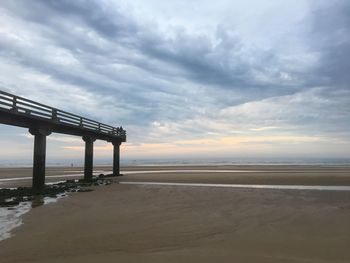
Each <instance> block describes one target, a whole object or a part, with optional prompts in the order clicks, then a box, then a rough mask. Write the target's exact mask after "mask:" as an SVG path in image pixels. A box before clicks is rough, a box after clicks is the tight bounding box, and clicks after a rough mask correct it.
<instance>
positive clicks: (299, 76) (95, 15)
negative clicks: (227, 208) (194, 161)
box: [0, 0, 350, 151]
mask: <svg viewBox="0 0 350 263" xmlns="http://www.w3.org/2000/svg"><path fill="white" fill-rule="evenodd" d="M308 3H309V4H308V5H307V4H306V1H287V0H286V1H284V3H283V4H281V2H280V1H270V2H269V3H268V4H266V3H264V4H261V2H260V1H254V0H249V1H247V3H239V2H231V1H226V0H221V1H217V3H215V7H214V6H213V3H212V2H210V1H203V2H202V5H201V6H198V5H197V4H193V3H189V2H188V1H186V2H185V1H180V2H179V1H170V2H169V3H168V2H167V4H166V5H164V4H162V3H158V2H157V3H156V2H153V4H152V8H151V7H150V5H149V3H148V4H146V3H145V2H144V1H142V2H140V1H139V2H137V1H136V2H134V3H133V2H128V1H118V2H116V1H107V0H104V1H93V0H86V1H82V0H77V1H68V0H66V1H65V0H64V1H59V2H57V1H50V0H45V1H44V0H42V1H35V2H29V1H24V0H22V1H21V0H20V1H9V0H8V1H6V0H5V1H2V2H1V4H0V23H1V25H2V26H1V28H0V71H1V72H2V74H1V75H0V87H1V89H5V90H7V91H10V92H13V93H16V94H18V95H23V96H26V97H29V98H31V99H34V100H38V101H40V102H43V103H47V104H50V105H52V106H55V107H58V108H62V109H65V110H67V111H72V112H74V113H77V114H82V115H84V116H87V117H90V118H93V119H97V120H99V121H103V122H106V123H108V124H111V125H115V126H119V125H123V127H125V128H126V129H127V131H128V140H129V141H131V142H133V143H134V145H141V144H142V143H146V144H147V143H148V144H150V143H153V144H155V145H158V146H159V144H162V143H164V144H167V143H169V142H174V141H178V140H179V139H180V138H181V140H197V139H198V140H211V139H214V140H220V138H224V137H225V138H226V137H230V136H238V135H240V136H242V135H244V136H254V135H255V134H256V133H259V134H263V135H274V136H296V137H300V136H315V137H320V136H321V137H326V138H338V139H339V140H341V141H349V140H350V135H349V133H348V132H347V131H348V130H349V128H350V127H349V123H350V122H349V120H350V113H349V105H350V104H349V100H350V94H349V92H348V90H349V89H348V87H349V86H348V83H349V80H350V79H349V74H347V69H348V68H349V65H348V64H349V61H350V58H349V54H350V52H349V50H348V47H349V46H350V45H349V37H348V36H349V35H350V34H349V33H350V32H348V31H349V19H348V16H347V13H348V12H347V10H348V9H349V4H348V3H347V1H341V0H334V1H320V2H317V3H315V2H311V1H310V2H308ZM252 5H254V7H255V8H254V9H252V8H251V6H252ZM184 6H185V7H186V8H187V9H186V10H187V11H183V9H184ZM213 8H214V9H215V10H216V12H212V10H213ZM188 10H192V11H191V12H190V11H188ZM237 10H238V11H237ZM194 11H195V12H194ZM52 138H53V139H51V141H52V143H53V142H54V141H55V142H56V143H57V145H61V143H63V144H64V143H66V144H65V145H63V146H67V147H71V146H72V147H78V146H77V145H70V144H69V143H70V142H69V141H67V140H66V139H61V138H60V137H52ZM223 143H224V142H223ZM68 144H69V145H68ZM61 146H62V145H61ZM135 147H136V146H135ZM194 151H195V150H194Z"/></svg>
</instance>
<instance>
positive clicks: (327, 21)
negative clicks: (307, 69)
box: [310, 0, 350, 89]
mask: <svg viewBox="0 0 350 263" xmlns="http://www.w3.org/2000/svg"><path fill="white" fill-rule="evenodd" d="M322 3H323V5H321V7H319V8H318V9H316V10H315V11H314V12H313V16H312V30H311V38H310V40H311V48H312V49H315V50H316V51H318V52H320V55H321V59H320V64H319V65H318V67H317V68H316V71H315V72H314V77H315V78H319V79H321V80H323V81H324V84H326V85H331V86H337V87H338V88H345V89H349V88H350V74H349V69H350V15H349V14H350V2H349V1H347V0H333V1H322Z"/></svg>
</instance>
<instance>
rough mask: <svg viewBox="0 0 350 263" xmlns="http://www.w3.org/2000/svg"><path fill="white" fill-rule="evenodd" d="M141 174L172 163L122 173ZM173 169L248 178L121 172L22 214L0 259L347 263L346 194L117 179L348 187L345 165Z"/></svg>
mask: <svg viewBox="0 0 350 263" xmlns="http://www.w3.org/2000/svg"><path fill="white" fill-rule="evenodd" d="M146 169H148V170H151V171H155V170H157V169H163V170H171V169H179V167H178V166H176V167H159V168H157V167H133V168H124V169H123V170H125V171H131V170H140V171H144V170H146ZM180 169H186V170H195V169H202V170H208V169H214V170H218V169H222V170H227V169H232V170H235V171H237V170H245V171H248V170H249V171H251V170H255V171H256V172H232V173H227V172H225V173H220V172H213V173H210V172H205V173H200V172H188V173H176V172H167V173H155V172H153V173H149V174H146V173H143V174H126V175H125V176H124V177H121V178H117V179H114V180H115V184H112V185H110V186H103V187H96V188H95V191H93V192H88V193H74V194H70V196H69V197H67V198H63V199H61V200H59V201H58V202H57V203H54V204H49V205H45V206H41V207H37V208H35V209H33V210H31V211H30V212H29V213H28V214H26V215H25V216H24V225H22V226H21V227H19V228H18V229H16V230H15V231H14V233H15V236H14V237H12V238H10V239H7V240H4V241H2V242H0V259H1V262H213V261H214V260H216V261H218V262H350V250H349V244H350V192H349V191H341V192H335V191H305V190H269V189H233V188H214V187H191V186H164V185H162V186H159V185H158V186H154V185H124V184H118V183H117V182H118V181H124V182H125V181H133V182H136V181H149V182H167V181H168V182H178V183H181V182H192V183H242V182H246V183H247V182H248V183H249V182H252V183H255V184H257V183H262V182H264V183H266V182H270V183H271V182H279V184H280V183H281V182H288V183H285V184H289V183H292V184H303V183H305V184H311V183H315V182H316V183H317V182H321V183H322V184H324V185H327V184H330V185H341V184H342V185H350V183H349V182H350V181H349V180H350V179H349V177H350V173H349V171H350V170H349V168H348V167H337V168H334V167H302V166H298V167H296V166H295V167H294V166H293V167H290V166H288V167H287V166H283V167H277V166H263V167H261V166H259V167H257V166H254V167H253V166H248V167H243V166H239V167H237V166H234V167H232V166H230V167H226V166H225V167H212V166H210V167H203V166H201V167H199V168H198V167H189V166H186V167H183V168H181V167H180ZM283 179H284V180H283ZM321 183H318V185H319V184H321Z"/></svg>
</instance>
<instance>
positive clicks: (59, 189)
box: [0, 174, 113, 207]
mask: <svg viewBox="0 0 350 263" xmlns="http://www.w3.org/2000/svg"><path fill="white" fill-rule="evenodd" d="M106 177H110V176H109V175H108V176H106V175H103V174H100V175H99V176H98V177H94V178H92V180H90V181H85V180H83V179H80V180H66V181H65V182H60V183H57V184H52V185H45V187H44V188H43V189H41V190H35V189H33V188H31V187H18V188H1V189H0V207H12V206H16V205H18V204H19V203H21V202H27V201H33V200H34V198H35V197H37V196H40V197H53V198H55V197H57V195H59V194H62V193H66V192H79V193H81V192H90V191H93V190H92V189H91V188H89V187H91V186H100V185H110V184H112V182H113V181H112V180H111V179H107V178H106Z"/></svg>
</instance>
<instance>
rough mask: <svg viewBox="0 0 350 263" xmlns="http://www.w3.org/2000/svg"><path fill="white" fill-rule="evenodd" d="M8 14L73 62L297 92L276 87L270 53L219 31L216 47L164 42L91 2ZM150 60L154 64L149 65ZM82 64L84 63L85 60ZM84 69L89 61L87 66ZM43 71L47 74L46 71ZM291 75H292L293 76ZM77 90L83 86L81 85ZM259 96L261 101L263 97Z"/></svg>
mask: <svg viewBox="0 0 350 263" xmlns="http://www.w3.org/2000/svg"><path fill="white" fill-rule="evenodd" d="M7 3H9V2H7ZM25 6H27V7H26V8H25ZM9 8H11V9H12V10H14V12H17V14H18V13H19V14H21V15H22V16H23V17H24V18H25V19H30V20H32V21H34V22H36V23H39V24H40V25H41V26H44V27H45V26H48V25H49V26H50V28H49V30H48V32H43V33H44V34H47V36H48V37H49V36H50V34H52V37H54V38H53V39H54V41H55V42H56V43H57V44H58V45H60V46H61V47H64V48H67V49H69V50H70V51H71V52H72V53H73V54H75V55H77V56H80V54H77V50H78V49H79V50H80V51H85V52H88V53H89V55H90V56H91V58H93V56H102V57H109V58H110V60H112V61H113V60H116V61H119V62H120V61H121V62H125V63H128V64H133V65H134V66H136V67H141V68H142V69H143V70H148V71H149V72H150V73H151V74H160V75H162V77H163V78H164V77H167V76H169V75H170V74H174V73H170V74H169V73H168V74H167V73H166V72H164V70H163V65H158V63H157V62H159V63H165V64H170V65H172V66H175V67H177V68H178V69H179V70H180V71H181V72H182V74H183V76H181V77H186V78H187V79H188V80H189V81H193V82H196V83H199V84H204V85H214V86H215V87H216V88H229V89H237V88H239V89H259V88H260V89H264V92H266V93H267V94H269V93H271V92H280V93H281V94H285V93H290V92H294V91H295V90H296V89H297V88H298V87H297V86H296V85H295V84H294V83H293V82H289V83H282V82H281V81H280V76H279V74H280V71H283V61H280V60H279V59H278V57H277V56H275V55H274V54H273V52H271V51H265V52H261V51H259V50H245V49H244V46H243V45H242V44H241V43H240V41H239V39H238V38H237V37H236V36H232V35H230V34H228V32H227V30H225V29H224V28H222V27H218V29H217V32H216V36H215V38H216V42H218V44H215V45H214V44H213V41H212V40H211V39H210V38H209V37H208V36H206V35H203V34H202V35H191V34H189V33H187V32H183V31H181V30H180V31H178V32H175V36H174V37H172V38H167V37H165V36H162V35H161V34H160V33H158V32H156V31H154V30H153V31H152V29H148V28H146V27H143V26H142V25H139V24H137V23H136V22H134V21H133V20H132V19H130V18H127V17H125V16H124V15H122V14H121V13H120V12H119V10H116V9H113V11H110V10H109V9H108V6H104V5H102V4H98V2H94V1H59V2H58V1H35V2H34V3H33V2H28V1H22V5H20V8H18V3H17V4H14V3H13V2H10V4H9ZM42 14H43V15H42ZM62 24H64V25H67V26H66V27H65V26H63V25H62ZM69 25H71V26H73V27H74V26H79V25H83V26H84V27H86V28H87V30H92V31H94V32H95V33H96V34H97V35H98V36H99V37H101V38H103V39H104V40H106V41H108V42H111V43H115V45H116V46H118V45H120V46H121V47H123V50H120V51H122V52H130V53H136V54H138V55H139V56H140V57H143V58H142V59H133V58H132V57H123V56H120V54H118V55H117V56H115V49H114V47H113V48H112V47H111V46H109V47H107V48H103V47H102V48H101V47H98V46H94V45H90V46H89V44H88V43H89V41H86V39H85V41H84V39H83V37H79V36H77V35H76V34H74V33H75V32H74V31H73V30H70V28H69ZM50 31H51V32H50ZM52 31H53V32H52ZM57 32H59V35H58V34H57ZM149 59H150V60H153V61H154V63H153V64H151V63H147V62H146V61H147V60H149ZM80 61H82V62H84V60H80ZM86 63H91V61H90V60H87V61H86ZM42 68H45V70H48V67H45V66H43V67H42ZM286 70H287V69H286ZM289 73H290V74H295V72H289ZM52 74H53V75H55V76H57V77H58V78H61V79H64V80H65V81H71V80H72V81H73V83H74V84H77V82H76V81H75V80H76V79H75V78H73V79H72V76H66V78H65V76H62V75H59V74H57V72H55V71H53V72H52ZM256 74H259V75H262V76H264V77H265V78H267V79H269V81H267V82H264V81H261V80H259V79H256ZM79 81H80V80H79V79H78V82H79ZM81 85H86V83H85V82H84V81H82V82H81ZM257 93H260V94H261V95H263V92H257ZM257 93H255V94H257ZM267 96H269V95H267Z"/></svg>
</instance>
